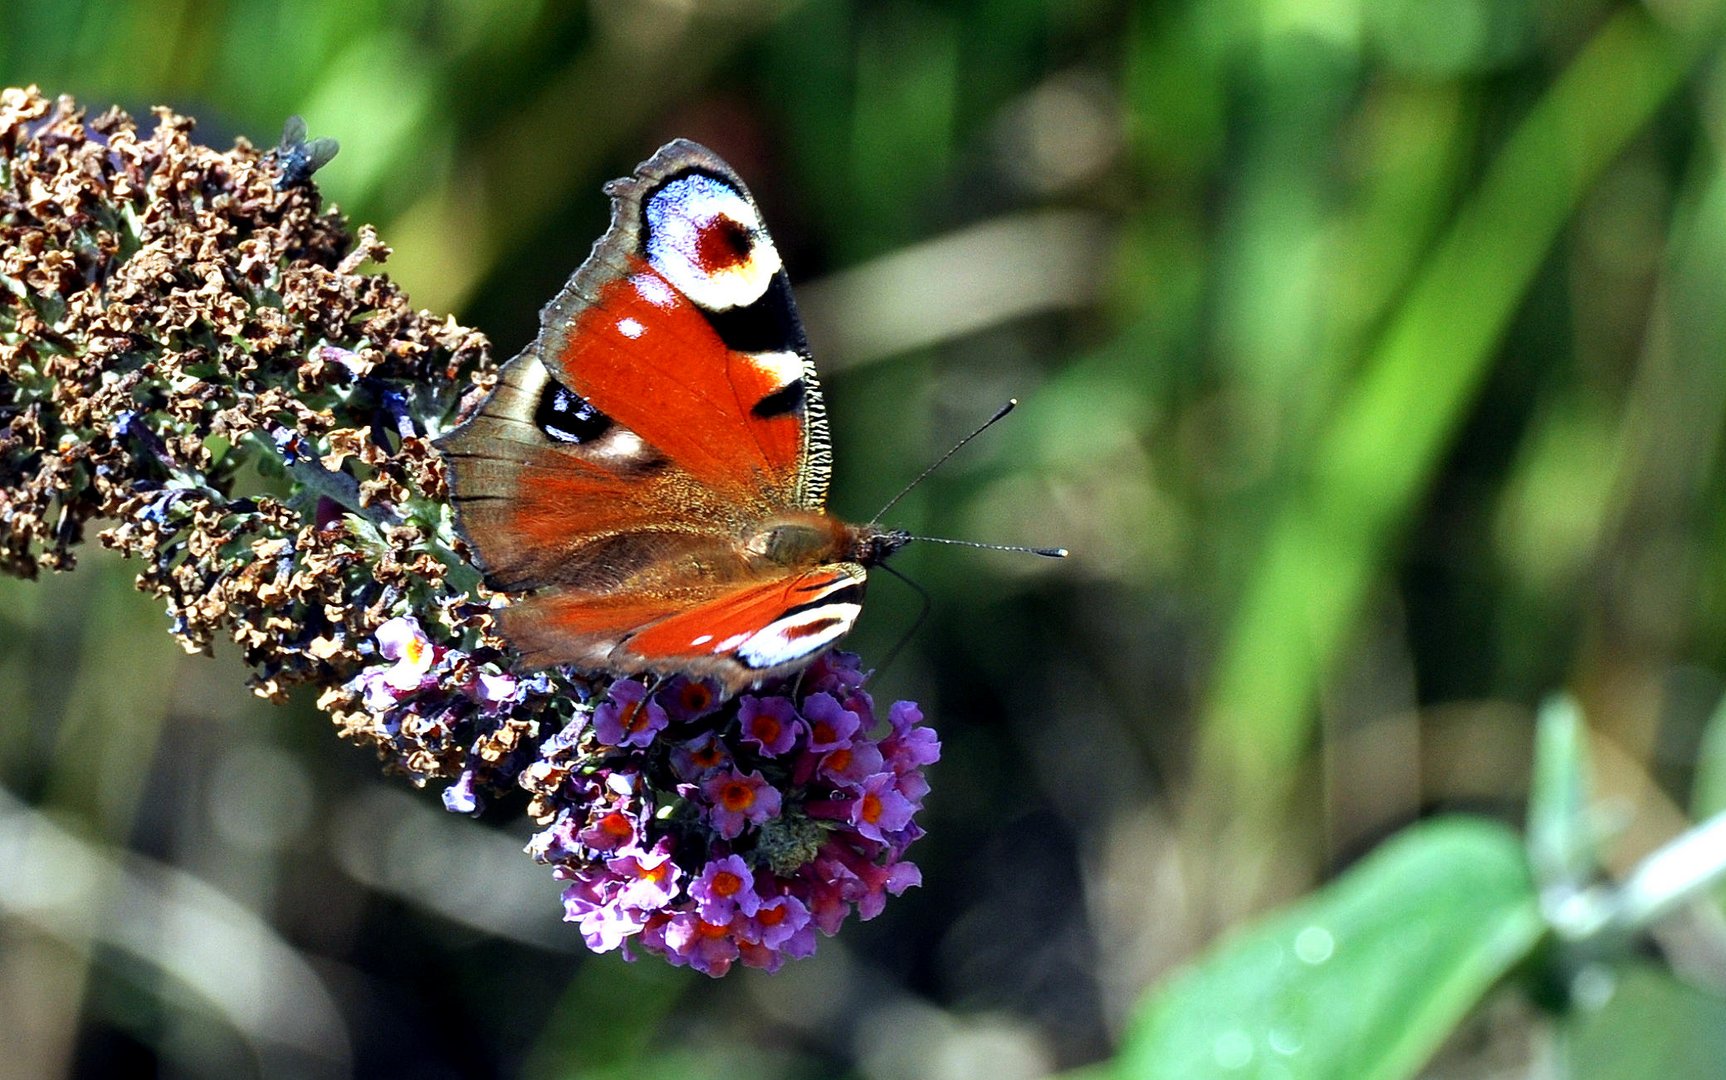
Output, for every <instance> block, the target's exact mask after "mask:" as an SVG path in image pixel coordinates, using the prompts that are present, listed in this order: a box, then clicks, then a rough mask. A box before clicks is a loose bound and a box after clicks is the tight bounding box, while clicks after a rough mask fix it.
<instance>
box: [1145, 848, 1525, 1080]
mask: <svg viewBox="0 0 1726 1080" xmlns="http://www.w3.org/2000/svg"><path fill="white" fill-rule="evenodd" d="M1543 925H1544V924H1543V922H1542V920H1541V917H1540V913H1539V909H1538V906H1537V904H1536V901H1535V892H1534V885H1533V882H1532V880H1531V879H1530V877H1529V873H1528V869H1527V865H1526V863H1525V861H1524V855H1523V847H1522V844H1521V843H1520V841H1519V840H1518V839H1517V837H1516V836H1515V834H1514V833H1512V832H1511V831H1510V830H1509V829H1506V828H1504V827H1502V826H1500V825H1497V824H1494V823H1489V822H1484V821H1479V820H1474V819H1467V818H1441V819H1435V820H1432V821H1429V822H1424V823H1421V824H1418V825H1414V826H1412V827H1410V828H1409V829H1407V830H1405V831H1404V832H1403V833H1402V834H1401V835H1400V836H1398V837H1396V838H1394V839H1392V840H1390V841H1389V842H1387V843H1386V844H1385V845H1384V846H1383V847H1382V848H1381V849H1380V850H1379V851H1377V852H1375V853H1374V854H1373V855H1371V856H1369V857H1368V858H1367V859H1366V860H1364V861H1363V862H1362V863H1361V864H1360V865H1359V866H1357V867H1355V868H1354V869H1352V870H1350V871H1349V872H1348V873H1346V874H1344V875H1343V876H1342V877H1341V878H1339V879H1338V880H1337V881H1336V882H1334V883H1333V884H1331V885H1330V886H1328V887H1327V888H1325V889H1323V890H1321V891H1320V892H1318V893H1317V894H1315V895H1314V896H1313V897H1311V898H1309V899H1308V900H1306V901H1303V902H1302V903H1301V904H1299V905H1298V906H1296V907H1294V908H1291V909H1289V910H1288V911H1286V912H1284V913H1282V914H1280V915H1275V916H1272V917H1271V918H1270V919H1268V920H1267V921H1265V922H1263V923H1260V924H1259V925H1257V926H1256V927H1252V928H1250V929H1248V930H1246V931H1245V932H1243V933H1241V934H1239V935H1238V936H1236V937H1234V938H1232V939H1231V940H1229V941H1226V942H1225V943H1223V944H1222V945H1221V946H1220V947H1219V948H1217V949H1215V950H1213V951H1212V952H1211V953H1210V954H1209V955H1208V956H1205V957H1203V958H1202V959H1200V960H1199V962H1198V963H1197V965H1196V966H1195V967H1192V968H1190V969H1188V970H1187V971H1185V972H1183V973H1181V974H1180V975H1177V976H1176V977H1175V978H1174V980H1173V981H1172V982H1170V983H1168V984H1167V985H1165V986H1164V987H1163V989H1162V990H1161V992H1159V993H1157V994H1156V995H1154V996H1153V997H1152V998H1151V999H1150V1000H1149V1001H1148V1002H1147V1003H1146V1005H1145V1007H1144V1010H1143V1012H1142V1013H1141V1014H1140V1016H1139V1018H1138V1020H1137V1021H1136V1022H1135V1024H1134V1026H1133V1028H1132V1030H1131V1031H1130V1033H1129V1035H1128V1038H1127V1041H1126V1044H1125V1046H1124V1048H1123V1050H1122V1053H1121V1056H1120V1058H1119V1060H1118V1061H1117V1063H1116V1073H1115V1075H1117V1076H1119V1077H1135V1078H1136V1077H1145V1078H1157V1080H1161V1078H1165V1077H1183V1078H1204V1077H1219V1078H1229V1080H1235V1078H1240V1080H1246V1078H1256V1077H1264V1078H1271V1077H1275V1078H1278V1080H1331V1078H1334V1080H1393V1078H1396V1077H1404V1076H1409V1075H1412V1074H1413V1073H1414V1072H1415V1070H1417V1069H1418V1068H1420V1066H1421V1064H1422V1063H1423V1062H1425V1061H1426V1059H1427V1058H1428V1057H1429V1056H1430V1055H1431V1053H1432V1051H1433V1050H1434V1049H1435V1048H1436V1047H1437V1046H1438V1045H1439V1043H1440V1042H1442V1041H1443V1040H1444V1038H1445V1036H1446V1035H1447V1034H1449V1032H1450V1031H1451V1029H1452V1028H1453V1027H1455V1025H1456V1024H1457V1022H1458V1021H1460V1020H1461V1019H1462V1017H1463V1016H1464V1015H1465V1014H1467V1012H1468V1011H1469V1010H1470V1009H1471V1008H1473V1007H1474V1005H1475V1004H1476V1003H1478V1002H1479V1001H1480V999H1481V997H1482V996H1483V995H1485V993H1486V992H1487V991H1488V990H1489V989H1491V988H1492V986H1493V985H1494V984H1495V983H1497V982H1498V980H1499V979H1500V978H1502V977H1503V976H1504V974H1505V972H1506V971H1508V970H1509V969H1510V968H1511V967H1512V966H1513V965H1515V964H1516V963H1517V962H1518V961H1520V960H1521V959H1523V958H1524V957H1525V956H1527V955H1528V953H1529V950H1530V949H1531V948H1533V946H1534V945H1535V943H1536V942H1537V941H1538V940H1539V939H1540V937H1541V934H1542V932H1543Z"/></svg>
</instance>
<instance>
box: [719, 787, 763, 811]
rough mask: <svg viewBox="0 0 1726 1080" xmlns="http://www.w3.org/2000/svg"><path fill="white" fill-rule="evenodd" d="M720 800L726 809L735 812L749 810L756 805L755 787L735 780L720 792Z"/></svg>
mask: <svg viewBox="0 0 1726 1080" xmlns="http://www.w3.org/2000/svg"><path fill="white" fill-rule="evenodd" d="M719 801H720V802H721V803H722V804H723V805H724V806H725V809H727V810H730V811H731V812H733V813H736V812H737V811H739V810H747V809H749V808H750V807H751V806H754V805H755V789H754V788H752V787H750V786H749V785H748V784H745V783H741V782H735V781H734V782H732V783H729V784H726V785H725V789H724V790H723V791H721V792H720V794H719Z"/></svg>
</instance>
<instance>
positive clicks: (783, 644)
mask: <svg viewBox="0 0 1726 1080" xmlns="http://www.w3.org/2000/svg"><path fill="white" fill-rule="evenodd" d="M862 610H863V607H862V605H860V604H841V603H833V604H822V605H821V606H820V607H813V608H810V609H808V610H807V611H799V612H798V613H797V614H795V615H790V616H787V617H786V618H783V619H780V620H778V621H777V622H773V623H769V624H768V625H767V626H766V627H765V628H763V629H761V630H758V631H756V632H755V633H754V634H751V635H750V636H749V640H748V642H747V643H746V644H744V645H743V647H742V648H739V649H738V650H737V657H738V659H740V660H742V661H743V662H744V663H746V664H748V665H749V666H750V667H753V668H770V667H778V666H779V665H780V664H789V663H791V662H792V661H793V660H801V659H802V658H803V657H805V656H809V655H812V654H814V653H817V652H819V651H821V650H822V649H824V648H826V647H827V646H829V645H831V644H833V642H835V641H838V640H839V639H840V638H842V637H844V636H845V635H846V634H847V633H849V632H850V630H851V626H852V624H853V623H855V622H856V621H857V616H858V614H859V613H860V612H862ZM823 623H825V624H828V625H823V626H820V628H819V629H816V630H812V631H811V630H807V629H806V628H808V627H812V626H816V625H817V624H823ZM799 630H803V631H804V632H803V633H796V632H795V631H799Z"/></svg>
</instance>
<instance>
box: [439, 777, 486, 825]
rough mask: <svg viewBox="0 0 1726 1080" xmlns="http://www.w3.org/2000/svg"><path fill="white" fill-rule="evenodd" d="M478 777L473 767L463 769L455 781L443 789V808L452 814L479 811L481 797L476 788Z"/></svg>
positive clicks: (475, 812)
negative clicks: (475, 783)
mask: <svg viewBox="0 0 1726 1080" xmlns="http://www.w3.org/2000/svg"><path fill="white" fill-rule="evenodd" d="M476 779H477V777H476V776H475V775H474V771H473V770H472V769H463V770H462V771H461V775H460V776H458V777H456V779H455V783H453V784H451V785H450V786H449V787H446V788H444V789H443V808H444V809H445V810H448V811H449V812H450V813H452V814H470V815H471V814H477V813H479V810H480V797H479V793H478V792H477V791H475V790H474V782H475V780H476Z"/></svg>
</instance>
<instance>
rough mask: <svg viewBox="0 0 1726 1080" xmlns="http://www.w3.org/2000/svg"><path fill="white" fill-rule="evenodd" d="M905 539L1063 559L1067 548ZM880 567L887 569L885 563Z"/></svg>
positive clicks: (934, 539)
mask: <svg viewBox="0 0 1726 1080" xmlns="http://www.w3.org/2000/svg"><path fill="white" fill-rule="evenodd" d="M906 539H907V540H916V541H918V542H919V543H924V544H954V545H957V546H959V547H972V548H982V549H983V550H984V551H1022V552H1024V553H1026V554H1027V555H1041V556H1042V557H1043V558H1045V559H1064V558H1066V557H1067V549H1066V548H1064V547H1053V548H1050V547H1024V546H1022V545H1019V544H985V543H983V542H981V541H978V540H951V539H948V538H947V537H945V536H907V537H906ZM879 565H880V567H881V568H882V569H883V570H885V569H887V568H888V567H887V564H886V563H880V564H879Z"/></svg>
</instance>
